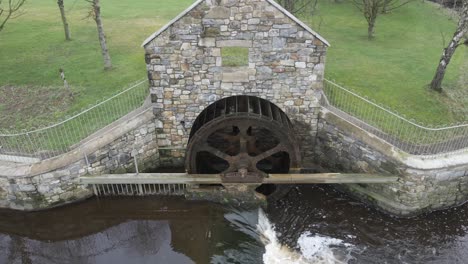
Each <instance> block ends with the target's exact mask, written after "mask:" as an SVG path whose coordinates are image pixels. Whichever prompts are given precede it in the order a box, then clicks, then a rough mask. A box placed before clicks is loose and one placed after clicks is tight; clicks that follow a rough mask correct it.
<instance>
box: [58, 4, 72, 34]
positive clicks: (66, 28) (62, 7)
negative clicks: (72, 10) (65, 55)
mask: <svg viewBox="0 0 468 264" xmlns="http://www.w3.org/2000/svg"><path fill="white" fill-rule="evenodd" d="M57 4H58V6H59V9H60V15H62V22H63V29H64V31H65V40H71V37H70V29H69V27H68V22H67V17H66V16H65V7H64V5H63V0H58V1H57Z"/></svg>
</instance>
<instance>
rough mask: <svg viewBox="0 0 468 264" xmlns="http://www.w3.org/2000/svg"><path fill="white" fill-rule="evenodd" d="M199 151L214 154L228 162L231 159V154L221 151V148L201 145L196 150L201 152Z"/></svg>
mask: <svg viewBox="0 0 468 264" xmlns="http://www.w3.org/2000/svg"><path fill="white" fill-rule="evenodd" d="M201 151H206V152H209V153H211V154H213V155H215V156H216V157H218V158H220V159H223V160H225V161H227V162H229V163H230V162H231V160H232V156H230V155H228V154H226V153H224V152H222V151H221V150H219V149H217V148H213V147H212V146H208V145H205V146H203V147H201V148H200V149H199V151H198V152H201Z"/></svg>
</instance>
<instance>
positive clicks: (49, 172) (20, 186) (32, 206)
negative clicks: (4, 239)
mask: <svg viewBox="0 0 468 264" xmlns="http://www.w3.org/2000/svg"><path fill="white" fill-rule="evenodd" d="M149 110H151V109H149ZM128 118H131V120H132V121H133V123H129V122H128V120H126V119H128ZM135 119H140V122H135V121H136V120H135ZM161 128H162V123H161V122H160V121H158V120H156V119H154V117H153V115H152V111H149V115H148V114H147V115H146V116H145V115H139V116H130V117H127V118H125V117H124V118H123V119H122V120H120V121H117V122H116V124H114V126H113V127H110V128H109V129H106V128H105V129H103V130H102V131H100V132H98V133H96V134H95V135H94V136H93V137H92V139H88V142H90V144H91V145H94V146H93V147H94V148H95V149H94V150H92V151H90V152H87V155H86V157H87V159H88V162H86V159H85V158H84V156H85V155H84V154H83V153H82V152H81V151H78V153H77V154H78V155H79V157H78V158H77V159H74V158H73V156H74V154H75V153H66V154H64V155H62V156H60V157H57V158H55V159H56V160H62V161H64V164H66V165H65V166H63V167H59V168H54V167H53V166H54V165H53V161H51V160H45V161H42V162H41V164H16V163H6V162H0V169H1V170H0V207H2V208H12V209H18V210H37V209H44V208H49V207H53V206H58V205H62V204H66V203H69V202H74V201H77V200H80V199H84V198H87V197H89V196H91V195H92V193H91V191H90V190H89V189H88V188H87V187H86V186H83V185H82V184H80V183H79V177H80V176H83V175H86V174H88V175H100V174H105V173H126V172H135V168H134V158H133V154H136V156H137V161H138V164H139V165H138V168H139V170H140V171H141V170H144V169H147V168H155V167H158V166H159V151H158V146H157V140H156V138H157V129H161ZM106 140H107V141H106ZM102 141H104V142H106V143H103V144H102V146H97V145H98V144H100V142H102ZM107 142H109V143H107ZM81 147H82V148H83V149H86V145H85V144H83V145H82V146H81ZM77 149H80V146H78V147H77ZM88 165H89V166H88ZM42 167H44V168H45V169H43V170H42V171H41V170H39V169H35V168H42ZM12 171H15V172H16V173H15V174H13V173H11V172H12ZM38 171H39V173H38Z"/></svg>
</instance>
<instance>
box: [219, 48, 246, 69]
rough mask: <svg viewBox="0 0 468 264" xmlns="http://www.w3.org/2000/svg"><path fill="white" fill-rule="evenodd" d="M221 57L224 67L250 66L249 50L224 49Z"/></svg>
mask: <svg viewBox="0 0 468 264" xmlns="http://www.w3.org/2000/svg"><path fill="white" fill-rule="evenodd" d="M221 57H222V59H223V66H224V67H241V66H249V48H244V47H223V48H222V49H221Z"/></svg>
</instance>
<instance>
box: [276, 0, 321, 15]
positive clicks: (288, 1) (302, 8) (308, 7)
mask: <svg viewBox="0 0 468 264" xmlns="http://www.w3.org/2000/svg"><path fill="white" fill-rule="evenodd" d="M278 4H280V5H281V6H283V7H284V9H286V10H288V11H289V12H290V13H291V14H298V13H307V14H309V15H313V14H314V12H315V11H316V9H317V4H318V0H278Z"/></svg>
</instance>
